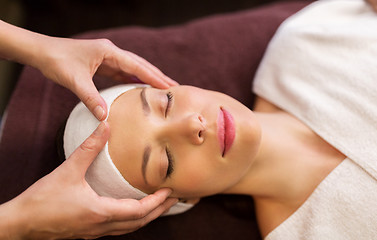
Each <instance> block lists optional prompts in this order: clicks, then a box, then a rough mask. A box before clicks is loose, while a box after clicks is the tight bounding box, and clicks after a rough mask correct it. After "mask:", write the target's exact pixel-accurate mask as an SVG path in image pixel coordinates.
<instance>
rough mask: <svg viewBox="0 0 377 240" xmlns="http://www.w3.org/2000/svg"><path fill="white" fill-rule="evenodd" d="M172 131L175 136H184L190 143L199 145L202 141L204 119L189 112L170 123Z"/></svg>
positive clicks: (204, 125)
mask: <svg viewBox="0 0 377 240" xmlns="http://www.w3.org/2000/svg"><path fill="white" fill-rule="evenodd" d="M171 128H172V133H173V134H176V135H177V136H176V137H179V138H184V140H188V141H189V142H190V143H191V144H194V145H201V144H202V143H203V142H204V135H205V131H206V121H205V119H204V118H203V116H201V115H200V114H190V115H187V116H185V117H183V118H182V119H179V120H177V121H176V122H175V124H172V125H171Z"/></svg>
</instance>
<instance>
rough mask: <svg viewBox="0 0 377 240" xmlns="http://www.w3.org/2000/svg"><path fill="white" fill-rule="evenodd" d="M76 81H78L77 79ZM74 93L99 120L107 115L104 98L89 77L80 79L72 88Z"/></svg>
mask: <svg viewBox="0 0 377 240" xmlns="http://www.w3.org/2000/svg"><path fill="white" fill-rule="evenodd" d="M77 82H78V81H77ZM74 93H75V94H76V95H77V97H78V98H80V100H81V101H82V102H83V103H84V104H85V106H86V107H87V108H88V109H89V111H90V112H92V113H93V115H94V116H95V117H96V118H97V119H98V120H99V121H103V120H105V119H106V116H107V106H106V102H105V100H103V98H102V97H101V95H100V94H99V92H98V90H97V88H96V86H95V85H94V83H93V81H92V80H91V79H89V80H87V81H83V80H80V81H79V84H77V86H76V87H75V89H74Z"/></svg>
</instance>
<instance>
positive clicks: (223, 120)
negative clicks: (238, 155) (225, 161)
mask: <svg viewBox="0 0 377 240" xmlns="http://www.w3.org/2000/svg"><path fill="white" fill-rule="evenodd" d="M235 136H236V128H235V125H234V119H233V116H232V115H231V114H230V113H229V112H228V111H226V110H225V109H224V108H223V107H220V111H219V115H218V116H217V137H218V139H219V144H220V150H221V154H222V156H223V157H224V156H225V154H226V153H227V152H228V151H229V149H230V148H231V147H232V144H233V141H234V138H235Z"/></svg>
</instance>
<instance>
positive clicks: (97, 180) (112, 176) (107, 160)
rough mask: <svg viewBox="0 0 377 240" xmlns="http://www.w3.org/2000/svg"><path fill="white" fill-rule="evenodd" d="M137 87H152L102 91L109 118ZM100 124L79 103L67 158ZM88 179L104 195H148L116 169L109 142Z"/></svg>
mask: <svg viewBox="0 0 377 240" xmlns="http://www.w3.org/2000/svg"><path fill="white" fill-rule="evenodd" d="M138 87H149V85H144V84H123V85H117V86H114V87H111V88H108V89H105V90H103V91H101V92H100V94H101V96H102V97H103V99H104V100H105V102H106V105H107V110H108V114H107V116H109V113H110V111H111V104H112V103H113V102H114V101H115V100H116V99H117V98H118V97H119V96H120V95H122V94H123V93H125V92H127V91H128V90H131V89H134V88H138ZM130 104H132V103H130ZM106 120H107V119H106ZM99 123H100V122H99V121H98V120H97V119H96V118H95V117H94V116H93V115H92V113H91V112H90V111H89V110H88V109H87V108H86V107H85V105H84V104H83V103H82V102H80V103H79V104H77V106H76V107H75V108H74V109H73V111H72V112H71V114H70V116H69V118H68V120H67V124H66V127H65V131H64V138H63V141H64V152H65V156H66V158H68V157H69V156H70V155H71V154H72V153H73V151H74V150H75V149H76V148H77V147H79V146H80V145H81V143H82V142H84V140H85V139H86V138H88V137H89V136H90V135H91V134H92V132H93V131H94V130H95V129H96V128H97V126H98V125H99ZM130 127H131V126H130ZM85 179H86V180H87V182H88V184H89V185H90V186H91V188H92V189H93V190H94V191H95V192H96V193H97V194H99V195H101V196H107V197H113V198H118V199H121V198H132V199H142V198H144V197H145V196H147V194H145V193H144V192H142V191H140V190H139V189H137V188H135V187H133V186H132V185H131V184H130V183H128V182H127V181H126V179H124V177H123V176H122V174H121V173H120V172H119V170H118V169H117V168H116V166H115V165H114V163H113V161H112V160H111V157H110V154H109V149H108V142H107V143H106V145H105V147H104V149H103V150H102V151H101V152H100V153H99V154H98V156H97V158H96V159H95V160H94V161H93V163H92V164H91V165H90V166H89V168H88V170H87V172H86V175H85ZM192 206H193V205H192V204H187V203H181V202H179V203H177V204H175V205H174V206H173V207H171V208H170V210H169V211H168V212H167V213H165V215H171V214H178V213H182V212H185V211H187V210H188V209H190V208H191V207H192Z"/></svg>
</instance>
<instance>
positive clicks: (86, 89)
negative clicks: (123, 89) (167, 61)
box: [34, 37, 177, 120]
mask: <svg viewBox="0 0 377 240" xmlns="http://www.w3.org/2000/svg"><path fill="white" fill-rule="evenodd" d="M43 41H45V43H44V44H43V48H41V49H42V53H41V54H40V55H39V56H38V57H37V58H36V59H35V61H34V62H35V63H36V67H37V68H38V69H39V70H40V71H41V72H42V73H43V74H44V75H45V76H46V77H47V78H49V79H51V80H53V81H54V82H56V83H58V84H60V85H62V86H64V87H66V88H69V89H70V90H71V91H73V92H74V93H75V94H76V95H77V96H78V97H79V98H80V99H81V101H82V102H83V103H84V104H85V105H86V106H87V107H88V109H89V110H90V111H91V112H92V113H93V114H94V115H95V116H96V117H97V119H98V120H104V119H105V117H106V114H107V111H106V104H105V102H104V100H103V99H102V98H101V96H100V95H99V93H98V91H97V89H96V87H95V86H94V84H93V81H92V78H93V75H94V74H95V73H98V74H100V75H104V76H107V77H111V78H112V79H116V80H121V81H122V80H123V81H124V80H127V79H130V75H131V76H136V77H137V78H138V79H139V80H141V81H142V82H144V83H147V84H150V85H152V86H153V87H157V88H168V87H170V86H174V85H177V83H176V82H175V81H173V80H171V79H170V78H168V77H167V76H165V75H164V74H163V73H162V72H161V71H160V70H159V69H157V68H156V67H155V66H153V65H152V64H150V63H149V62H147V61H146V60H145V59H143V58H141V57H139V56H137V55H135V54H133V53H131V52H128V51H125V50H122V49H120V48H118V47H117V46H115V45H114V44H113V43H112V42H111V41H109V40H107V39H95V40H77V39H67V38H54V37H47V38H43V39H42V42H43Z"/></svg>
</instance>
